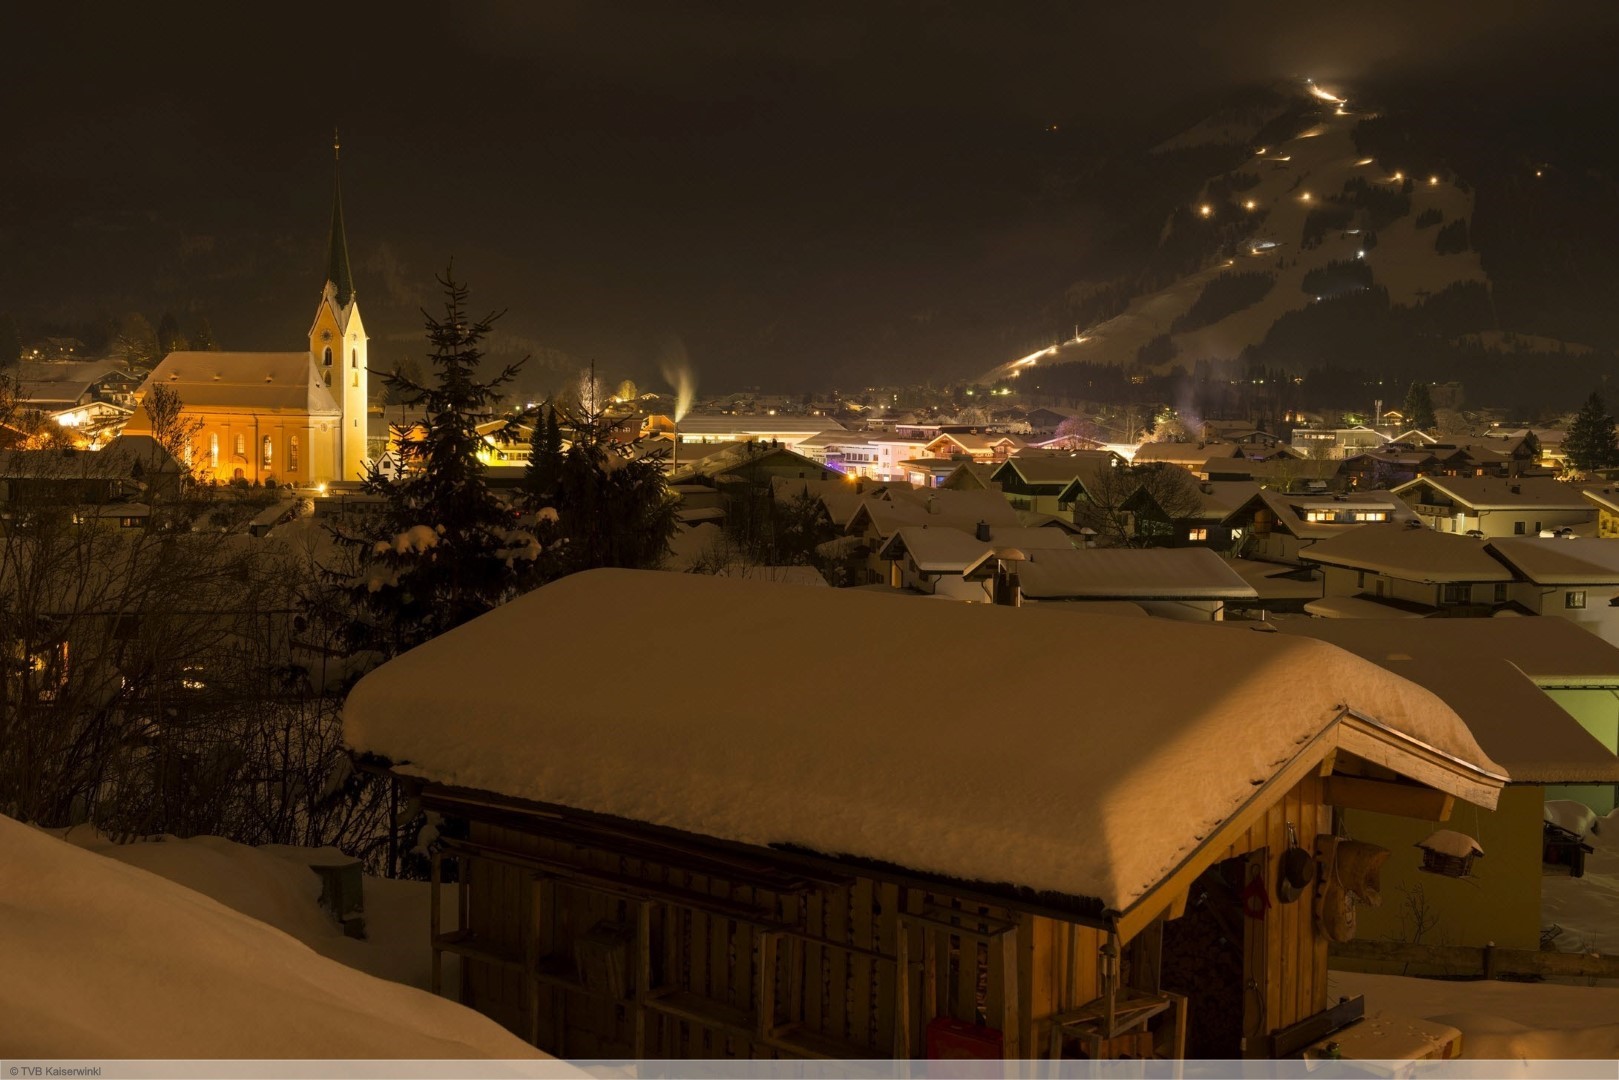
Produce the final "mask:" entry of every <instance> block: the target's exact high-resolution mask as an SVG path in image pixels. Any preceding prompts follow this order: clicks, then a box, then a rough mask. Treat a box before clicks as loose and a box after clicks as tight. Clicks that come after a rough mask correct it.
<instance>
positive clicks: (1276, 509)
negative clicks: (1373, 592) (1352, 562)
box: [1224, 490, 1416, 563]
mask: <svg viewBox="0 0 1619 1080" xmlns="http://www.w3.org/2000/svg"><path fill="white" fill-rule="evenodd" d="M1415 520H1416V515H1414V514H1413V513H1412V512H1411V509H1410V508H1409V507H1408V506H1406V504H1405V503H1404V502H1402V501H1401V500H1400V499H1399V497H1398V496H1396V495H1394V494H1393V493H1391V492H1387V491H1358V492H1351V493H1348V494H1341V495H1324V494H1323V495H1313V494H1289V493H1286V492H1278V491H1270V490H1261V491H1260V492H1258V493H1257V494H1255V495H1254V496H1253V497H1252V498H1250V499H1249V500H1248V501H1247V502H1245V503H1243V504H1242V505H1241V506H1239V507H1237V508H1236V509H1235V510H1233V511H1232V512H1231V514H1230V516H1228V517H1227V518H1226V519H1225V523H1224V524H1225V526H1226V527H1227V528H1229V529H1230V530H1231V538H1232V542H1233V543H1237V544H1238V545H1239V549H1240V554H1241V555H1243V556H1244V557H1247V558H1255V559H1269V560H1271V561H1273V562H1290V563H1297V562H1298V561H1299V553H1300V552H1301V551H1303V550H1304V549H1305V548H1307V547H1309V546H1310V545H1311V544H1314V543H1315V542H1316V541H1318V540H1325V539H1326V538H1327V537H1329V536H1337V535H1339V534H1341V533H1344V532H1346V531H1348V530H1350V529H1355V528H1359V527H1360V526H1362V525H1367V524H1374V523H1378V522H1386V521H1415Z"/></svg>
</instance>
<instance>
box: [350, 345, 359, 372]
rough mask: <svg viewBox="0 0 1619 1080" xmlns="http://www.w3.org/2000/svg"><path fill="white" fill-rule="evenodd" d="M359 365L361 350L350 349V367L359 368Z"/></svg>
mask: <svg viewBox="0 0 1619 1080" xmlns="http://www.w3.org/2000/svg"><path fill="white" fill-rule="evenodd" d="M359 366H360V350H359V349H350V350H349V367H352V368H357V367H359Z"/></svg>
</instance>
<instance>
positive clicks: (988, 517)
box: [843, 487, 1022, 585]
mask: <svg viewBox="0 0 1619 1080" xmlns="http://www.w3.org/2000/svg"><path fill="white" fill-rule="evenodd" d="M980 523H983V524H985V525H988V526H991V527H1000V526H1009V527H1015V526H1018V525H1021V524H1022V522H1021V521H1020V520H1019V519H1018V514H1017V511H1016V510H1014V509H1012V507H1011V505H1010V504H1009V503H1007V501H1006V500H1005V499H1004V498H1002V497H1001V495H1000V493H999V492H995V491H953V490H950V489H948V488H945V489H938V490H930V489H926V488H923V489H913V488H910V487H904V488H886V489H884V491H883V492H882V494H881V496H880V497H879V496H868V497H866V498H864V499H863V500H862V502H861V504H860V506H859V507H858V508H857V509H856V510H855V512H854V513H853V514H852V515H850V517H849V521H848V524H847V525H845V526H844V530H843V531H844V533H845V534H846V535H847V536H850V537H855V538H858V546H859V551H857V552H852V553H851V554H854V555H857V556H858V557H859V558H861V560H862V564H863V569H864V575H865V579H866V580H865V583H866V584H872V585H876V584H890V585H891V584H893V582H894V580H895V571H894V567H893V560H891V559H885V558H883V556H882V551H883V549H884V547H885V546H886V545H887V543H888V541H889V540H890V539H891V538H892V537H893V535H894V534H895V533H896V532H898V531H899V530H900V529H902V528H905V527H907V526H915V527H921V526H924V525H925V526H927V527H929V528H952V529H956V530H959V531H960V532H963V533H965V534H967V535H968V536H972V535H975V534H976V532H977V530H978V526H979V524H980Z"/></svg>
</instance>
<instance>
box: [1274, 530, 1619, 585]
mask: <svg viewBox="0 0 1619 1080" xmlns="http://www.w3.org/2000/svg"><path fill="white" fill-rule="evenodd" d="M1568 542H1569V541H1563V543H1568ZM1593 542H1595V541H1593ZM1299 558H1300V559H1302V560H1304V561H1305V562H1313V563H1324V564H1325V565H1327V566H1340V567H1344V568H1346V569H1350V570H1370V571H1372V572H1374V573H1378V574H1387V575H1389V576H1390V577H1395V578H1399V579H1401V580H1403V581H1422V582H1430V581H1432V582H1459V581H1511V580H1513V575H1512V571H1511V570H1509V569H1507V568H1506V567H1505V566H1503V565H1502V564H1501V562H1500V561H1498V560H1497V559H1494V558H1491V557H1490V553H1489V551H1488V550H1486V548H1485V545H1484V544H1482V543H1480V542H1479V541H1477V540H1474V539H1472V538H1471V537H1467V536H1461V535H1459V534H1457V533H1442V532H1435V531H1434V530H1433V529H1427V528H1420V527H1418V528H1413V527H1411V526H1409V525H1406V524H1403V523H1399V522H1389V523H1387V524H1380V525H1362V526H1361V527H1360V528H1358V529H1349V530H1347V531H1345V532H1343V533H1342V534H1340V535H1338V536H1329V537H1327V538H1326V539H1324V540H1317V541H1316V542H1315V543H1313V544H1311V545H1310V546H1309V547H1307V548H1305V549H1304V550H1302V551H1300V552H1299Z"/></svg>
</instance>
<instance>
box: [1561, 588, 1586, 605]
mask: <svg viewBox="0 0 1619 1080" xmlns="http://www.w3.org/2000/svg"><path fill="white" fill-rule="evenodd" d="M1563 606H1564V607H1566V608H1583V607H1584V606H1585V590H1584V589H1570V590H1569V591H1568V592H1566V593H1564V594H1563Z"/></svg>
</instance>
